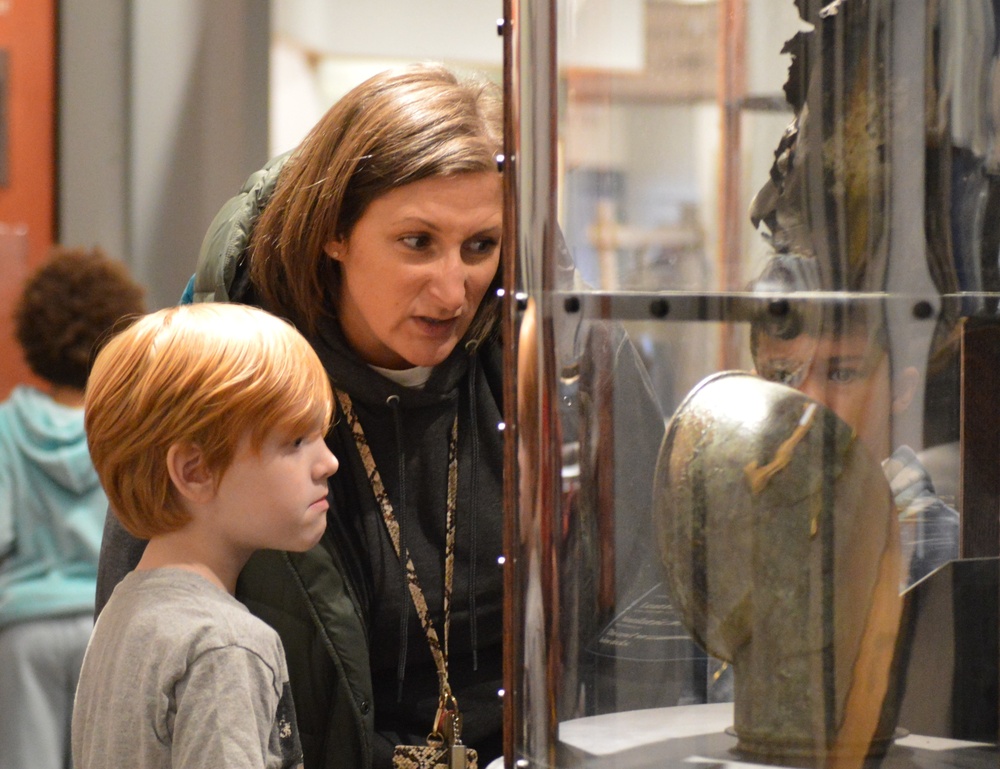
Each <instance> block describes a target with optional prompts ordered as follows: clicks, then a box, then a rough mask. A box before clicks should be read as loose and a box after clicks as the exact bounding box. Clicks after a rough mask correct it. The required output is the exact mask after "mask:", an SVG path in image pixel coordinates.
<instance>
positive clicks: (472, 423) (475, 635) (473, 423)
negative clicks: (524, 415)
mask: <svg viewBox="0 0 1000 769" xmlns="http://www.w3.org/2000/svg"><path fill="white" fill-rule="evenodd" d="M478 347H479V343H478V342H477V341H476V340H474V339H473V340H470V341H469V342H467V343H466V345H465V349H466V351H467V352H468V353H469V373H468V376H469V428H470V431H471V434H472V459H471V467H470V468H469V469H470V472H471V475H472V494H471V504H470V505H469V540H470V542H469V583H468V590H469V638H470V643H471V644H472V669H473V670H479V632H478V627H477V625H476V551H477V537H476V529H477V525H476V522H477V520H478V518H479V515H478V512H479V511H478V509H477V508H478V504H477V503H478V499H479V494H478V493H477V492H478V489H477V486H478V480H479V425H478V424H477V418H476V380H477V379H478V377H477V376H476V374H477V368H478V358H477V357H476V350H477V348H478Z"/></svg>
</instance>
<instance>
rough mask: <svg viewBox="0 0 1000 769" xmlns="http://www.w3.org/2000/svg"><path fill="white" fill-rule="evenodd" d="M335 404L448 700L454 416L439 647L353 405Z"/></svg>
mask: <svg viewBox="0 0 1000 769" xmlns="http://www.w3.org/2000/svg"><path fill="white" fill-rule="evenodd" d="M337 400H338V401H339V402H340V408H341V410H342V411H343V412H344V416H345V418H346V419H347V424H348V426H349V427H350V428H351V434H352V435H353V437H354V443H355V445H356V446H357V447H358V453H360V454H361V461H362V462H363V463H364V466H365V472H367V473H368V483H369V484H370V485H371V487H372V491H373V492H374V493H375V501H376V502H377V503H378V505H379V508H380V509H381V510H382V520H383V521H384V522H385V527H386V529H387V530H388V532H389V538H390V539H391V540H392V546H393V547H394V548H395V550H396V556H397V557H398V558H399V560H400V562H401V563H402V562H404V560H405V563H406V579H407V583H408V584H409V586H410V597H411V598H412V599H413V606H414V607H415V608H416V610H417V615H418V616H419V617H420V624H421V625H422V626H423V628H424V634H425V635H426V636H427V644H428V646H430V650H431V655H432V656H433V657H434V664H435V665H436V666H437V669H438V677H439V678H440V681H441V696H442V698H444V697H445V696H449V697H450V696H451V687H450V686H449V685H448V631H449V630H450V629H451V594H452V587H453V585H454V583H455V507H456V504H457V502H458V415H457V414H456V415H455V421H454V422H452V425H451V434H450V435H449V437H448V496H447V508H448V509H447V518H446V520H445V527H446V532H445V546H444V589H443V591H442V592H443V594H444V628H443V630H444V632H443V635H444V646H443V647H442V645H441V642H440V640H439V639H438V634H437V631H436V630H435V629H434V623H433V622H432V621H431V616H430V612H429V611H428V610H427V600H426V599H425V598H424V591H423V590H422V589H421V588H420V582H419V581H418V580H417V570H416V568H415V567H414V565H413V560H412V559H411V558H410V555H409V553H402V552H400V544H399V522H398V521H397V520H396V516H395V514H394V513H393V510H392V503H391V502H390V501H389V494H388V493H387V492H386V490H385V486H384V485H383V484H382V476H381V475H380V474H379V471H378V468H377V467H376V466H375V460H374V458H373V457H372V452H371V449H370V448H368V439H367V438H365V433H364V430H362V429H361V422H359V421H358V415H357V413H355V411H354V404H353V403H351V397H350V396H349V395H348V394H347V393H345V392H341V391H339V390H338V391H337Z"/></svg>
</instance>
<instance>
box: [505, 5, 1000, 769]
mask: <svg viewBox="0 0 1000 769" xmlns="http://www.w3.org/2000/svg"><path fill="white" fill-rule="evenodd" d="M995 13H996V10H995V3H994V2H993V1H992V0H947V2H945V1H944V0H940V1H938V0H833V2H829V1H828V0H824V1H823V2H818V1H817V0H718V1H717V2H692V1H691V0H689V1H688V2H680V1H679V0H558V2H556V1H555V0H508V7H507V13H506V18H507V25H506V32H507V35H508V47H507V56H506V60H507V63H506V84H507V89H508V97H509V110H510V111H509V120H508V151H509V153H510V157H509V159H508V160H509V165H508V182H507V183H508V187H507V193H508V209H507V210H508V212H509V213H510V216H509V218H510V222H508V228H509V238H510V239H509V240H507V242H508V243H511V242H513V243H514V246H513V248H510V249H508V257H510V256H513V259H512V261H511V262H510V263H509V271H508V281H507V283H508V285H507V289H508V290H510V291H511V292H515V291H516V292H517V297H518V300H517V301H516V302H514V301H512V302H511V304H510V305H509V309H510V311H511V318H512V319H513V326H515V327H516V329H517V330H516V332H515V333H517V335H518V336H517V339H518V344H517V347H516V358H517V360H516V365H515V361H513V359H512V360H511V361H510V366H509V368H510V371H511V379H510V380H509V381H510V387H509V390H508V394H509V395H510V396H511V401H512V402H511V404H510V406H509V408H510V411H509V413H508V419H509V421H510V422H511V424H512V425H513V426H514V427H516V430H511V431H510V433H509V434H510V435H511V438H512V445H513V446H514V447H516V448H515V449H514V450H512V451H510V452H508V461H509V462H510V465H509V467H508V469H509V471H510V472H509V475H510V477H511V478H512V479H516V480H513V481H512V486H511V488H512V489H513V494H512V496H513V497H516V503H513V504H512V506H511V509H510V513H511V520H510V521H509V523H508V543H507V545H508V547H507V551H508V557H507V563H506V566H505V568H507V569H508V582H507V586H508V613H507V622H508V654H509V657H508V665H507V688H506V698H507V699H506V705H507V711H506V712H507V716H508V742H507V754H508V755H507V760H508V765H509V766H515V765H516V766H520V767H593V768H594V769H603V768H604V767H615V768H616V769H624V768H625V767H628V768H629V769H641V768H644V767H650V768H652V767H697V766H698V765H705V766H715V767H718V766H733V767H737V766H747V765H760V764H766V765H776V766H789V767H844V768H845V769H846V768H847V767H859V768H860V767H874V766H886V767H910V766H913V767H956V769H957V768H958V767H963V768H965V767H968V768H974V767H980V766H982V767H987V766H989V767H995V766H996V765H997V762H998V761H1000V753H998V741H1000V727H998V722H1000V705H998V695H997V692H998V683H1000V673H998V661H1000V648H998V640H997V638H998V630H1000V619H998V608H997V607H998V603H1000V587H998V563H1000V516H998V510H1000V471H998V470H997V468H998V467H1000V442H998V441H997V439H996V436H997V435H1000V401H998V399H996V398H994V397H992V392H991V390H992V385H991V382H992V379H993V377H994V376H995V371H996V370H997V366H1000V314H998V310H997V308H998V299H1000V225H998V222H1000V163H998V160H1000V152H998V151H1000V144H998V141H997V126H998V125H1000V113H998V111H997V107H998V105H1000V98H998V96H997V95H996V94H997V93H1000V91H998V90H997V88H998V86H997V84H996V78H997V74H996V73H997V72H998V71H1000V67H998V61H997V50H998V47H1000V41H998V29H1000V26H998V24H1000V19H998V18H996V17H995V15H994V14H995ZM512 347H513V346H512ZM515 372H516V373H515Z"/></svg>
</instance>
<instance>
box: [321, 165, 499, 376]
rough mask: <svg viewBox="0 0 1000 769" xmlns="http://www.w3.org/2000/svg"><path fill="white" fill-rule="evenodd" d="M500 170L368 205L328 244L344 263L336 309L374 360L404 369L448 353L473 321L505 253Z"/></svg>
mask: <svg viewBox="0 0 1000 769" xmlns="http://www.w3.org/2000/svg"><path fill="white" fill-rule="evenodd" d="M500 180H501V177H500V175H499V174H496V173H491V172H482V173H467V174H459V175H455V176H443V177H431V178H429V179H423V180H421V181H418V182H413V183H412V184H407V185H404V186H402V187H397V188H396V189H394V190H391V191H390V192H387V193H386V194H384V195H382V196H381V197H379V198H376V199H375V200H374V201H372V203H370V204H369V206H368V207H367V208H366V209H365V212H364V213H363V214H362V215H361V218H360V219H359V220H358V223H357V224H356V225H355V227H354V230H353V231H352V232H351V234H350V236H349V237H348V238H347V239H346V240H344V241H339V240H333V241H330V242H329V243H327V245H326V252H327V254H328V255H330V257H331V258H333V259H336V260H337V261H339V262H340V269H341V289H340V296H339V297H338V305H337V312H338V317H339V319H340V323H341V327H342V328H343V330H344V335H345V336H346V337H347V341H348V342H349V343H350V345H351V346H352V347H353V348H354V350H355V352H357V353H358V354H359V355H360V356H361V357H362V358H363V359H364V360H365V361H366V362H367V363H370V364H373V365H376V366H382V367H383V368H393V369H403V368H410V367H412V366H434V365H437V364H438V363H440V362H441V361H443V360H444V359H445V358H447V357H448V355H449V354H450V353H451V351H452V350H453V349H454V348H455V345H456V344H457V343H458V341H459V340H460V339H461V338H462V336H463V335H464V334H465V332H466V331H467V330H468V328H469V324H470V323H471V322H472V319H473V317H474V316H475V314H476V310H477V309H479V304H480V302H482V299H483V296H484V295H485V294H486V289H487V288H488V287H489V285H490V282H491V281H492V280H493V277H494V275H495V274H496V271H497V267H498V265H499V262H500V235H501V228H502V224H503V214H502V212H503V205H502V195H501V182H500Z"/></svg>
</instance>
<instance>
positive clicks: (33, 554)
mask: <svg viewBox="0 0 1000 769" xmlns="http://www.w3.org/2000/svg"><path fill="white" fill-rule="evenodd" d="M107 509H108V500H107V497H106V496H105V495H104V490H103V489H102V488H101V484H100V482H99V480H98V478H97V473H96V471H95V470H94V467H93V465H92V464H91V461H90V453H89V451H88V449H87V439H86V435H85V434H84V429H83V409H79V408H71V407H68V406H63V405H61V404H58V403H56V402H55V401H53V400H52V399H51V398H50V397H48V396H47V395H45V394H44V393H42V392H39V391H38V390H35V389H34V388H31V387H23V386H22V387H18V388H16V389H15V390H14V392H13V393H12V394H11V397H10V398H9V399H8V400H7V401H6V402H4V403H3V404H0V629H2V628H3V627H4V626H5V625H7V624H9V623H12V622H21V621H25V620H29V619H33V618H37V617H53V616H60V615H68V614H76V613H88V612H91V611H93V607H94V592H95V589H96V586H97V559H98V553H99V551H100V544H101V531H102V529H103V526H104V518H105V515H106V514H107Z"/></svg>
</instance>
